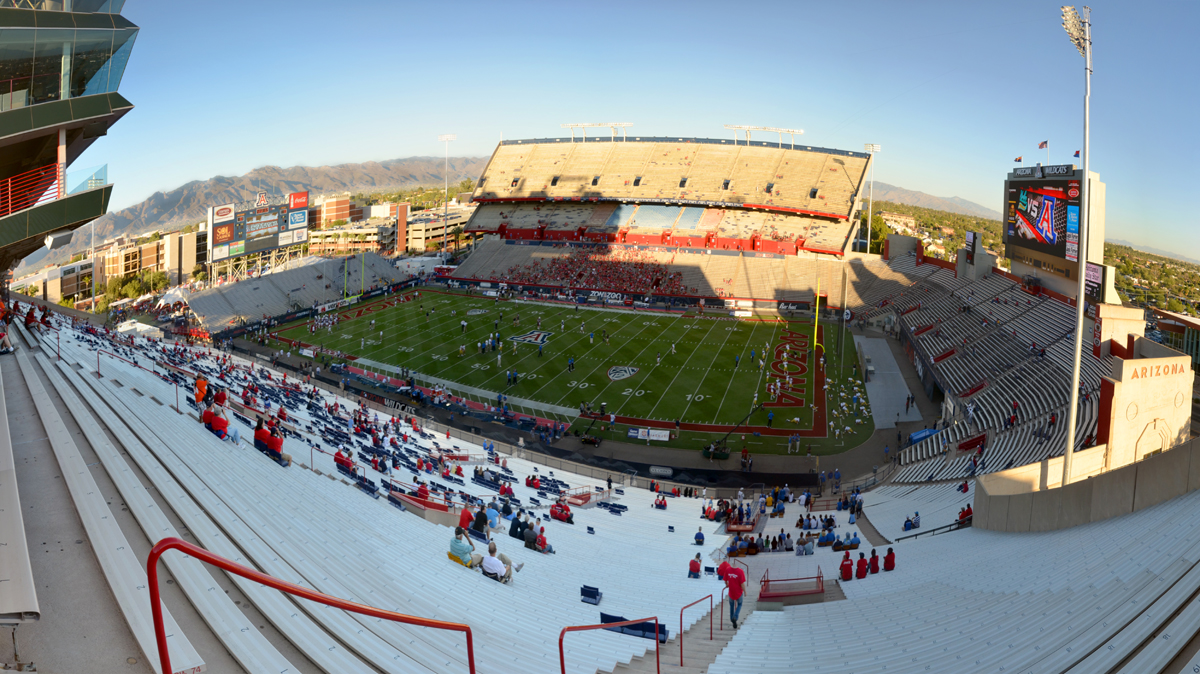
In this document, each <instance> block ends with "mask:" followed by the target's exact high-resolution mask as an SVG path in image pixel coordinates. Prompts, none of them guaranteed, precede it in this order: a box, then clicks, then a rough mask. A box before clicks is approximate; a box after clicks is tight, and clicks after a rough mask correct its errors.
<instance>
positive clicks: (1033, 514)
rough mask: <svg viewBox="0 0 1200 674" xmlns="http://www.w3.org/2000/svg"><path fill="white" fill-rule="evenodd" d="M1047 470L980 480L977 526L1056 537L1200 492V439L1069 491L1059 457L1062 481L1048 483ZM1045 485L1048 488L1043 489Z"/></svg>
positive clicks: (1040, 467) (1039, 467)
mask: <svg viewBox="0 0 1200 674" xmlns="http://www.w3.org/2000/svg"><path fill="white" fill-rule="evenodd" d="M1092 449H1097V448H1092ZM1092 449H1089V450H1086V451H1089V452H1090V451H1092ZM1101 449H1102V448H1101ZM1100 453H1101V454H1103V452H1100ZM1081 454H1084V452H1076V453H1075V456H1076V457H1079V456H1080V455H1081ZM1051 461H1053V460H1051ZM1076 463H1077V461H1072V463H1071V467H1072V475H1073V478H1074V476H1075V475H1077V474H1078V472H1077V471H1076V470H1075V466H1076ZM1044 464H1048V462H1045V461H1043V462H1040V463H1038V464H1033V465H1032V466H1036V467H1037V468H1033V467H1031V466H1021V467H1020V468H1015V469H1013V470H1007V471H1002V472H999V473H993V474H991V475H984V476H982V477H980V478H979V479H978V480H976V489H975V501H974V504H973V508H974V511H975V517H974V522H973V526H976V527H979V528H982V529H988V530H990V531H1010V532H1027V531H1057V530H1059V529H1067V528H1070V527H1075V526H1079V525H1080V524H1087V523H1088V522H1099V521H1101V520H1106V519H1109V518H1112V517H1118V516H1120V515H1125V514H1128V513H1131V512H1136V511H1138V510H1142V509H1144V508H1149V507H1151V506H1154V505H1158V504H1159V503H1162V502H1164V501H1168V500H1170V499H1173V498H1175V497H1177V496H1182V495H1183V494H1186V493H1188V492H1191V491H1195V490H1197V489H1200V439H1194V440H1189V441H1188V442H1186V443H1184V444H1181V445H1178V446H1176V447H1173V448H1171V449H1170V450H1169V451H1166V452H1163V453H1161V454H1154V455H1151V456H1148V457H1146V458H1145V459H1143V460H1141V461H1138V462H1136V463H1131V464H1129V465H1127V466H1123V467H1121V468H1118V469H1116V470H1112V471H1109V472H1107V473H1100V474H1093V475H1091V476H1087V477H1083V478H1075V479H1077V480H1078V481H1073V482H1071V483H1070V484H1068V485H1067V486H1066V487H1059V486H1058V484H1059V483H1060V482H1061V481H1062V478H1061V475H1062V459H1061V457H1059V458H1058V464H1057V465H1058V475H1059V477H1058V478H1055V479H1053V480H1049V479H1047V477H1048V474H1047V471H1052V469H1053V466H1052V465H1044ZM1084 472H1087V471H1086V470H1085V471H1084ZM1047 482H1048V483H1049V486H1043V485H1044V484H1046V483H1047Z"/></svg>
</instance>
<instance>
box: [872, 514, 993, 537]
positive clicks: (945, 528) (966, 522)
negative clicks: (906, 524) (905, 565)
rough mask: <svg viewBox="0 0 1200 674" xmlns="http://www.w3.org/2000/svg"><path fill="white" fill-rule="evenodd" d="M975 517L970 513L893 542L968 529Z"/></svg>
mask: <svg viewBox="0 0 1200 674" xmlns="http://www.w3.org/2000/svg"><path fill="white" fill-rule="evenodd" d="M973 519H975V516H974V515H968V516H967V517H964V518H963V519H961V520H955V521H953V522H951V523H950V524H943V525H942V526H940V527H934V528H933V529H928V530H926V531H919V532H917V533H915V534H909V535H907V536H901V537H900V538H897V539H896V540H894V541H892V542H893V543H899V542H900V541H903V540H905V539H908V538H916V537H917V536H924V535H925V534H929V535H930V536H936V535H938V534H944V533H947V532H950V531H958V530H959V529H966V528H967V527H969V526H971V520H973Z"/></svg>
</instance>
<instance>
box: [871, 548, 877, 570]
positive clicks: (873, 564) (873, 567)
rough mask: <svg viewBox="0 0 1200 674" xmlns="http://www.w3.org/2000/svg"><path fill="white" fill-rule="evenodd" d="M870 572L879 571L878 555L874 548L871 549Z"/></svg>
mask: <svg viewBox="0 0 1200 674" xmlns="http://www.w3.org/2000/svg"><path fill="white" fill-rule="evenodd" d="M870 565H871V573H879V555H877V554H875V550H874V548H872V549H871V563H870Z"/></svg>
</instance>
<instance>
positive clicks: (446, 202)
mask: <svg viewBox="0 0 1200 674" xmlns="http://www.w3.org/2000/svg"><path fill="white" fill-rule="evenodd" d="M438 140H440V141H442V142H443V143H445V144H446V167H445V169H443V171H442V178H444V179H445V183H446V193H445V195H444V196H443V197H442V255H443V256H445V255H446V234H447V233H448V232H447V231H446V230H447V229H449V228H450V141H452V140H458V136H457V135H455V134H453V133H443V134H442V135H440V136H438Z"/></svg>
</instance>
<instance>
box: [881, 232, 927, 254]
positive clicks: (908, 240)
mask: <svg viewBox="0 0 1200 674" xmlns="http://www.w3.org/2000/svg"><path fill="white" fill-rule="evenodd" d="M887 240H888V259H891V260H895V259H897V258H899V257H901V256H903V255H908V254H909V253H910V252H912V253H915V252H916V250H917V244H918V243H920V239H918V238H917V237H915V236H904V235H903V234H888V237H887Z"/></svg>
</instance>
